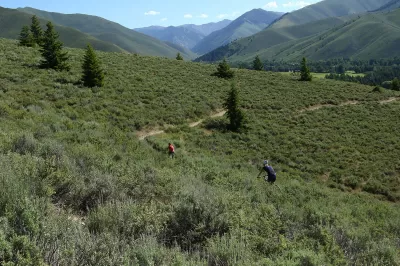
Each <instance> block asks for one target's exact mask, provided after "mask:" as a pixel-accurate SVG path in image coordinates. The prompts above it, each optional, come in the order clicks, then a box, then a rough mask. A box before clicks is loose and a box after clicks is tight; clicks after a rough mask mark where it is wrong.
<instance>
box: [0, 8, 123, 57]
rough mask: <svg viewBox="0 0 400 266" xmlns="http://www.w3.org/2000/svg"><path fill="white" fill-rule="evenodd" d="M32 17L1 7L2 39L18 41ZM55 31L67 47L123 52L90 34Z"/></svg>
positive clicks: (0, 26)
mask: <svg viewBox="0 0 400 266" xmlns="http://www.w3.org/2000/svg"><path fill="white" fill-rule="evenodd" d="M31 17H32V15H28V14H26V13H23V12H20V11H17V10H15V9H8V8H2V7H0V37H1V38H8V39H18V38H19V34H20V32H21V29H22V27H23V26H25V25H30V24H31ZM40 22H41V25H42V28H43V29H45V28H46V27H45V25H46V23H47V21H46V20H43V19H42V20H40ZM55 29H56V30H57V31H58V33H59V34H60V40H61V41H62V42H63V43H64V45H65V46H67V47H72V48H84V47H86V45H87V44H88V43H90V44H92V46H93V47H94V48H95V49H97V50H101V51H106V52H123V51H124V50H123V49H121V48H120V47H118V46H116V45H114V44H112V43H108V42H104V41H101V40H99V39H96V38H94V37H93V36H90V35H88V34H85V33H82V32H80V31H78V30H76V29H73V28H68V27H62V26H59V25H55Z"/></svg>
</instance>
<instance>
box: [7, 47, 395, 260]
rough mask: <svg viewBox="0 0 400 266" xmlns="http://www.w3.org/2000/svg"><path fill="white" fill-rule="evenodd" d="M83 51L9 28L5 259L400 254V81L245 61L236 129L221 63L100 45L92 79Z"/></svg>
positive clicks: (294, 257) (320, 257)
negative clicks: (66, 57) (24, 41)
mask: <svg viewBox="0 0 400 266" xmlns="http://www.w3.org/2000/svg"><path fill="white" fill-rule="evenodd" d="M68 51H69V53H70V55H71V66H72V69H71V72H61V73H60V72H55V71H51V70H43V69H39V68H38V67H37V65H38V62H39V61H40V53H39V52H38V51H37V50H34V49H32V48H23V47H19V46H17V45H16V42H15V41H9V40H3V39H0V123H1V132H0V169H2V170H1V171H0V182H1V188H2V193H1V194H0V244H1V247H2V249H1V253H0V264H4V265H398V263H399V261H400V250H399V239H400V230H399V228H400V208H399V202H400V182H399V178H400V159H399V158H400V139H399V138H398V135H397V132H399V131H400V117H399V115H398V114H399V112H400V100H399V97H400V93H399V92H394V91H386V90H385V91H383V92H381V93H377V92H372V91H373V88H372V87H368V86H363V85H359V84H353V83H345V82H337V81H333V80H325V79H315V80H314V81H313V82H311V83H308V82H299V81H297V79H296V78H295V77H291V76H288V75H282V74H279V73H271V72H258V71H249V70H237V69H235V74H236V78H235V80H234V81H233V82H234V83H236V85H237V86H238V88H239V90H240V96H241V100H242V101H241V104H240V106H241V108H242V109H243V110H244V112H245V114H246V117H247V121H248V129H247V130H246V131H244V132H241V133H233V132H228V131H226V130H224V125H225V124H226V120H225V118H212V119H211V118H209V119H207V117H208V116H210V115H211V114H214V113H216V112H218V111H220V110H221V109H222V103H223V101H224V98H225V97H226V95H227V92H228V91H229V89H230V86H231V82H230V81H227V80H222V79H218V78H217V77H214V76H211V74H212V73H213V72H214V71H215V66H213V65H203V64H196V63H190V62H182V61H177V60H169V59H165V58H157V57H143V56H137V55H129V54H122V53H99V57H100V59H101V60H102V62H103V67H104V70H105V72H106V78H105V82H106V86H105V87H104V88H94V89H88V88H85V87H83V86H82V85H81V84H80V83H79V80H80V76H81V68H80V64H81V60H82V58H83V54H84V51H83V50H77V49H70V50H68ZM203 118H204V119H206V120H205V122H204V123H202V124H200V125H199V126H197V127H193V128H190V127H189V123H190V122H194V121H197V120H200V119H203ZM161 129H166V132H167V133H163V134H160V135H155V136H152V137H148V138H146V139H145V140H143V141H141V140H139V138H138V137H137V136H138V134H140V133H143V132H146V131H152V130H161ZM168 142H172V143H174V144H175V146H176V159H175V160H172V159H169V158H168V155H167V144H168ZM264 159H269V160H270V161H271V163H272V166H273V167H274V168H275V170H277V174H278V180H277V184H276V185H272V186H270V185H269V184H267V183H265V182H264V181H263V180H262V179H256V176H257V174H258V172H259V171H258V168H259V167H260V166H261V162H262V161H263V160H264ZM6 263H9V264H6Z"/></svg>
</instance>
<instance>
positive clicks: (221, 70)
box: [214, 58, 235, 79]
mask: <svg viewBox="0 0 400 266" xmlns="http://www.w3.org/2000/svg"><path fill="white" fill-rule="evenodd" d="M234 74H235V73H234V72H233V71H232V70H231V67H230V66H229V64H228V63H227V62H226V60H225V58H224V60H223V61H222V62H221V63H219V64H218V67H217V72H216V73H214V76H217V77H220V78H225V79H231V78H233V77H234Z"/></svg>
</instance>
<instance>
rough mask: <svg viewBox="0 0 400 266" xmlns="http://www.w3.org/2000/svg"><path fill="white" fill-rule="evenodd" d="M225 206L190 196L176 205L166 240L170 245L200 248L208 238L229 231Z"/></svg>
mask: <svg viewBox="0 0 400 266" xmlns="http://www.w3.org/2000/svg"><path fill="white" fill-rule="evenodd" d="M226 218H227V217H226V216H225V215H224V206H223V205H222V204H221V203H218V202H207V201H206V202H201V201H199V200H197V199H195V198H194V197H192V196H188V197H186V198H185V199H183V200H182V201H180V202H179V203H178V205H177V206H175V207H174V209H173V213H172V215H171V217H170V218H169V220H168V221H167V223H166V228H165V231H164V238H165V239H164V240H165V241H166V243H168V245H169V246H173V245H175V244H178V245H179V246H180V247H181V248H182V249H184V250H187V251H190V250H199V249H201V247H202V246H203V245H204V244H205V243H206V241H207V239H208V238H211V237H213V236H222V235H224V234H226V233H228V232H229V224H228V221H227V220H226Z"/></svg>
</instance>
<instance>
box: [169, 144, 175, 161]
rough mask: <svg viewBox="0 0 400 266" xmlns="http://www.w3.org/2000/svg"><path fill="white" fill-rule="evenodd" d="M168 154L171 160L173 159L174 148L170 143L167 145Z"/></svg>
mask: <svg viewBox="0 0 400 266" xmlns="http://www.w3.org/2000/svg"><path fill="white" fill-rule="evenodd" d="M168 153H169V156H170V157H171V158H172V159H173V158H175V147H174V145H172V144H171V143H168Z"/></svg>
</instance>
